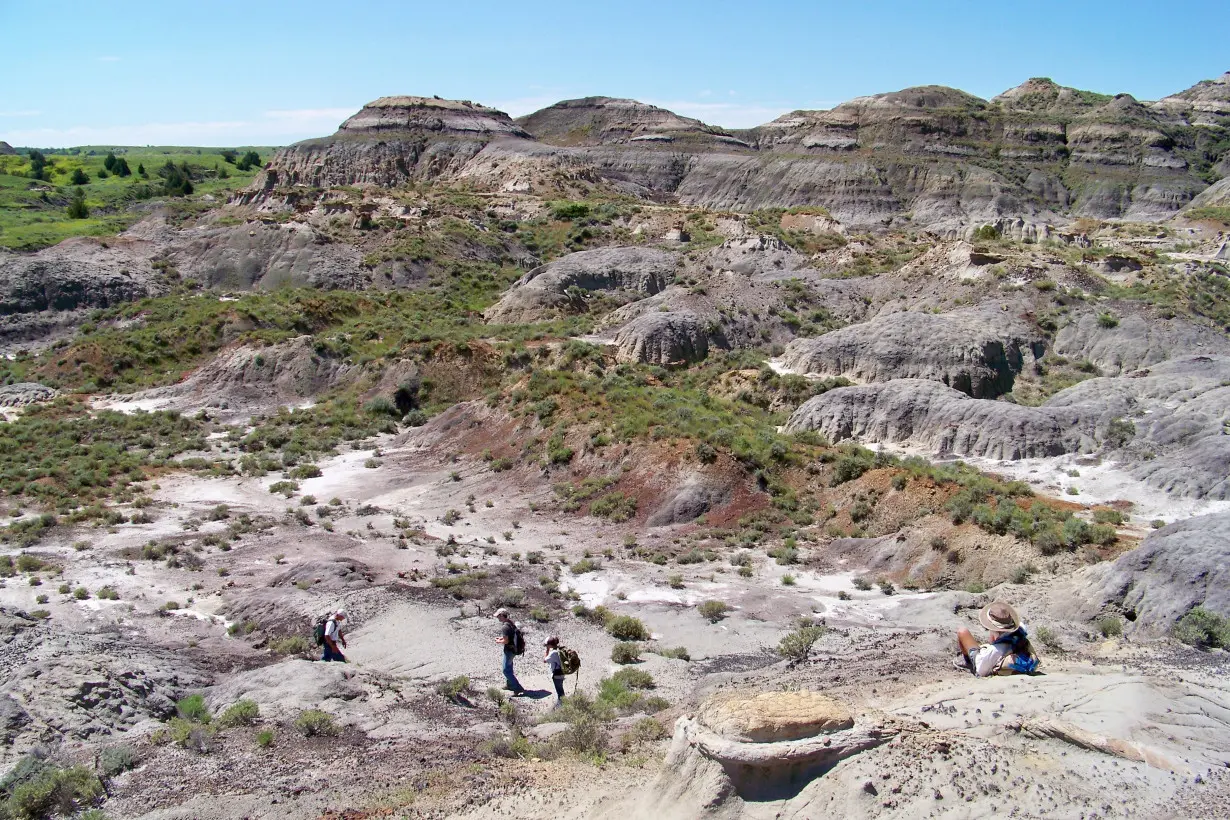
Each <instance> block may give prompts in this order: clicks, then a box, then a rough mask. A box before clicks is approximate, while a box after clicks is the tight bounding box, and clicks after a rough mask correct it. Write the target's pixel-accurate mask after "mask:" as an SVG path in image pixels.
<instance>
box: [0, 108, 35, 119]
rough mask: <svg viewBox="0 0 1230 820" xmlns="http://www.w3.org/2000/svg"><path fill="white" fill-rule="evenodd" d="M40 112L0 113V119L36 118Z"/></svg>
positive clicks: (31, 110) (29, 110)
mask: <svg viewBox="0 0 1230 820" xmlns="http://www.w3.org/2000/svg"><path fill="white" fill-rule="evenodd" d="M42 113H43V112H42V111H37V110H34V109H27V110H25V111H0V117H37V116H39V115H41V114H42Z"/></svg>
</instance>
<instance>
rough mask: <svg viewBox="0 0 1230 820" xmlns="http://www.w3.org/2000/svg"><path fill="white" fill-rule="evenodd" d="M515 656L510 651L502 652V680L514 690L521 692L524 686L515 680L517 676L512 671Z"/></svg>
mask: <svg viewBox="0 0 1230 820" xmlns="http://www.w3.org/2000/svg"><path fill="white" fill-rule="evenodd" d="M515 657H517V656H516V655H514V654H513V653H512V652H505V653H504V682H505V683H506V684H508V688H509V689H511V690H513V691H514V692H521V691H523V690H524V689H525V687H524V686H522V685H521V681H519V680H517V676H516V674H515V673H514V672H513V658H515Z"/></svg>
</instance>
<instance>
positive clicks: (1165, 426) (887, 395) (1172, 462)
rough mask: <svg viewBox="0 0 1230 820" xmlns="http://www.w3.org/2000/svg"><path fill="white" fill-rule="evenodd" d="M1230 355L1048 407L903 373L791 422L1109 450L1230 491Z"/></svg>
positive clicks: (1034, 447) (961, 440) (970, 448)
mask: <svg viewBox="0 0 1230 820" xmlns="http://www.w3.org/2000/svg"><path fill="white" fill-rule="evenodd" d="M1228 425H1230V358H1226V357H1220V358H1218V357H1209V356H1196V357H1190V358H1186V359H1177V360H1174V361H1169V362H1164V363H1162V364H1160V365H1157V366H1155V367H1153V368H1151V369H1150V370H1149V371H1148V372H1143V373H1140V374H1139V375H1137V374H1133V376H1132V377H1130V378H1099V379H1089V380H1088V381H1084V382H1081V383H1080V384H1077V385H1074V386H1073V387H1070V388H1068V389H1067V390H1063V391H1060V392H1059V393H1057V394H1055V395H1054V396H1052V397H1051V399H1050V400H1049V401H1047V402H1046V403H1045V404H1043V405H1042V406H1041V407H1022V406H1019V405H1015V404H1009V403H1006V402H996V401H987V400H983V399H972V398H969V397H968V396H966V395H965V394H964V393H960V392H957V391H955V390H952V389H951V388H948V387H945V386H943V385H941V384H939V383H938V382H933V381H922V380H918V379H897V380H893V381H888V382H883V383H880V384H873V385H866V386H862V387H844V388H838V389H836V390H830V391H828V392H827V393H824V394H822V395H820V396H816V397H815V398H812V399H809V400H808V401H806V402H805V403H803V405H801V406H800V407H799V408H798V410H796V411H795V412H794V414H793V415H792V416H791V418H790V421H789V423H788V424H787V430H791V431H797V430H813V431H816V432H819V433H821V434H823V435H825V436H827V437H828V438H830V439H831V440H833V441H840V440H843V439H847V438H857V439H860V440H862V441H869V442H886V443H892V444H905V445H908V446H913V447H919V448H922V449H925V450H928V451H930V452H933V453H937V454H944V453H951V454H955V455H966V456H980V457H984V458H991V459H1003V460H1014V459H1020V458H1041V457H1047V456H1057V455H1062V454H1065V453H1079V452H1093V451H1095V450H1098V449H1104V450H1106V451H1107V452H1109V453H1113V457H1114V458H1115V459H1116V460H1117V461H1120V462H1122V463H1124V465H1125V466H1126V467H1127V469H1128V470H1129V471H1130V472H1131V473H1132V474H1134V475H1136V476H1137V477H1139V478H1141V479H1143V480H1144V481H1146V482H1147V483H1148V484H1150V485H1152V486H1155V487H1157V488H1159V489H1162V490H1165V491H1166V492H1169V493H1172V494H1174V495H1180V496H1189V497H1193V498H1213V499H1223V498H1230V479H1228V478H1227V476H1230V436H1228V435H1226V434H1225V431H1226V430H1227V429H1230V426H1228Z"/></svg>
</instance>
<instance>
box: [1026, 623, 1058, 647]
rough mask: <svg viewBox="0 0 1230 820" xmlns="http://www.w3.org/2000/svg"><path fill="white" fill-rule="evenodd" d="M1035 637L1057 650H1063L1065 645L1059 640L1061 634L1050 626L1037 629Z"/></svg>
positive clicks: (1046, 645)
mask: <svg viewBox="0 0 1230 820" xmlns="http://www.w3.org/2000/svg"><path fill="white" fill-rule="evenodd" d="M1033 637H1034V638H1035V639H1036V640H1037V641H1038V643H1040V644H1042V645H1043V646H1045V647H1046V648H1047V649H1052V650H1054V651H1056V652H1061V651H1063V645H1062V644H1061V643H1060V642H1059V635H1058V634H1056V632H1055V630H1053V629H1051V628H1050V627H1049V626H1040V627H1038V628H1037V629H1035V630H1034V631H1033Z"/></svg>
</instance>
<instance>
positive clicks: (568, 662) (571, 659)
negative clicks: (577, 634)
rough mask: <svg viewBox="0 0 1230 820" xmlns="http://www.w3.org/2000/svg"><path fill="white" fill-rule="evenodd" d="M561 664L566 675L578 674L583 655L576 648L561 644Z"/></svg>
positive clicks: (561, 668)
mask: <svg viewBox="0 0 1230 820" xmlns="http://www.w3.org/2000/svg"><path fill="white" fill-rule="evenodd" d="M559 665H560V671H562V672H563V673H564V674H565V675H573V674H576V673H577V672H580V671H581V656H580V655H578V654H577V651H576V650H575V649H569V648H568V647H566V646H561V647H560V648H559Z"/></svg>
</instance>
